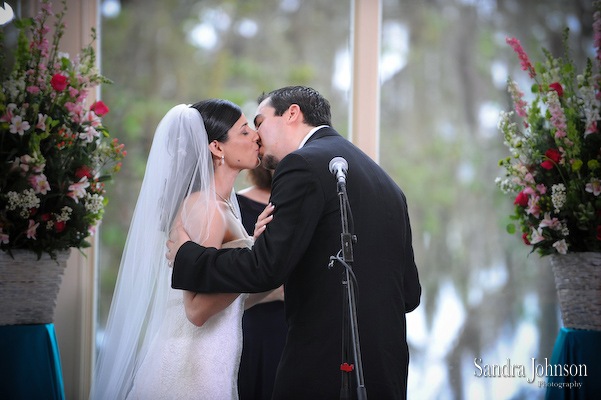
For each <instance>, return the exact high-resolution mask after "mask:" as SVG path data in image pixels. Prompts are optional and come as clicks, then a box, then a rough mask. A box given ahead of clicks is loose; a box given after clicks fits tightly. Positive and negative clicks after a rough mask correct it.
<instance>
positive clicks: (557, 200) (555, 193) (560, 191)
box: [551, 183, 566, 213]
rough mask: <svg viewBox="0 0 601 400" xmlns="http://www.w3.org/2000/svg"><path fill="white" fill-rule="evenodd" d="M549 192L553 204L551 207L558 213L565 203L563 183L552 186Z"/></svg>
mask: <svg viewBox="0 0 601 400" xmlns="http://www.w3.org/2000/svg"><path fill="white" fill-rule="evenodd" d="M551 192H552V194H551V201H552V202H553V207H555V212H556V213H559V212H560V211H561V207H563V205H564V204H565V202H566V187H565V186H564V184H563V183H558V184H556V185H553V187H552V188H551Z"/></svg>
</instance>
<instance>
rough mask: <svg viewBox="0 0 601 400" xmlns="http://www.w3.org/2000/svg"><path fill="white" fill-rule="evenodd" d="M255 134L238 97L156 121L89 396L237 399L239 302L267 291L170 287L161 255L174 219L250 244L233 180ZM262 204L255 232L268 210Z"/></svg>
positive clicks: (253, 152)
mask: <svg viewBox="0 0 601 400" xmlns="http://www.w3.org/2000/svg"><path fill="white" fill-rule="evenodd" d="M258 141H259V136H258V134H257V133H256V132H255V131H254V130H253V129H252V128H250V127H249V126H248V123H247V121H246V117H245V116H244V114H242V111H241V109H240V107H238V106H237V105H235V104H233V103H231V102H229V101H226V100H215V99H212V100H205V101H201V102H199V103H196V104H194V105H193V106H187V105H178V106H176V107H174V108H172V109H171V110H170V111H169V112H168V113H167V114H166V115H165V117H164V118H163V119H162V120H161V122H160V123H159V125H158V127H157V130H156V133H155V137H154V141H153V143H152V148H151V150H150V156H149V158H148V164H147V168H146V174H145V176H144V181H143V183H142V188H141V191H140V196H139V198H138V202H137V205H136V209H135V211H134V216H133V219H132V222H131V226H130V230H129V234H128V237H127V241H126V244H125V249H124V252H123V257H122V260H121V265H120V270H119V276H118V278H117V284H116V287H115V292H114V296H113V301H112V304H111V309H110V313H109V318H108V323H107V329H106V333H105V335H104V340H103V344H102V347H101V349H100V353H99V356H98V361H97V365H96V371H95V375H94V381H93V385H92V390H91V393H90V398H91V399H110V400H115V399H188V398H190V399H192V398H193V399H235V398H237V383H236V382H237V376H238V364H239V361H240V353H241V348H242V332H241V318H242V312H243V310H244V307H245V302H246V303H247V304H246V307H247V308H248V307H250V306H251V304H250V303H254V302H257V301H259V300H260V299H261V297H262V296H265V294H257V295H250V297H249V295H247V294H231V293H229V294H228V293H226V294H197V293H193V292H182V291H181V290H174V289H171V281H170V276H171V269H170V268H168V266H167V265H166V264H167V260H166V259H165V257H164V253H165V250H166V249H165V243H166V241H167V238H168V237H169V231H170V229H171V228H172V227H173V226H174V224H176V223H182V224H183V226H184V228H185V229H186V231H187V232H188V233H189V234H190V237H191V238H192V240H194V241H195V242H197V243H201V244H204V245H205V246H212V247H217V248H225V247H243V246H252V243H253V238H251V237H249V236H248V234H246V231H245V229H244V227H243V226H242V224H241V222H240V215H239V210H238V207H237V203H236V197H235V195H234V191H233V186H234V181H235V179H236V176H237V175H238V173H239V172H240V171H241V170H242V169H248V168H255V167H257V166H258V165H259V164H260V159H259V158H258V156H259V144H258ZM271 211H273V207H271V206H268V207H267V208H266V209H265V211H264V212H263V213H262V214H261V216H260V217H259V221H258V222H257V228H256V229H255V237H256V236H258V235H260V234H261V233H262V231H263V230H264V229H265V224H267V223H268V222H269V221H270V220H271V216H268V215H269V213H270V212H271Z"/></svg>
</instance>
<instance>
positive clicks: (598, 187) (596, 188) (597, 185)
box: [584, 178, 601, 196]
mask: <svg viewBox="0 0 601 400" xmlns="http://www.w3.org/2000/svg"><path fill="white" fill-rule="evenodd" d="M584 190H586V191H587V192H589V193H592V194H594V195H595V196H599V195H600V194H601V182H599V179H597V178H592V179H591V183H587V184H586V186H585V189H584Z"/></svg>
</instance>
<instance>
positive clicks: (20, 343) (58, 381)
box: [0, 324, 65, 400]
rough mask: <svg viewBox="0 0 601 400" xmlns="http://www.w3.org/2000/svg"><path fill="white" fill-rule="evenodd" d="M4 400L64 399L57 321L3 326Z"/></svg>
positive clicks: (0, 372) (0, 394)
mask: <svg viewBox="0 0 601 400" xmlns="http://www.w3.org/2000/svg"><path fill="white" fill-rule="evenodd" d="M0 377H1V378H0V400H13V399H56V400H64V399H65V393H64V387H63V376H62V370H61V362H60V356H59V352H58V343H57V341H56V332H55V331H54V324H44V325H12V326H0Z"/></svg>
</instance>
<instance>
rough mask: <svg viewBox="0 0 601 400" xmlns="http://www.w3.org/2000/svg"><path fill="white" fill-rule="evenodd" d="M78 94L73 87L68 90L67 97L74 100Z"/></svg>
mask: <svg viewBox="0 0 601 400" xmlns="http://www.w3.org/2000/svg"><path fill="white" fill-rule="evenodd" d="M78 94H79V90H77V89H75V88H74V87H70V88H69V96H71V97H73V98H75V97H76V96H77V95H78Z"/></svg>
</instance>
